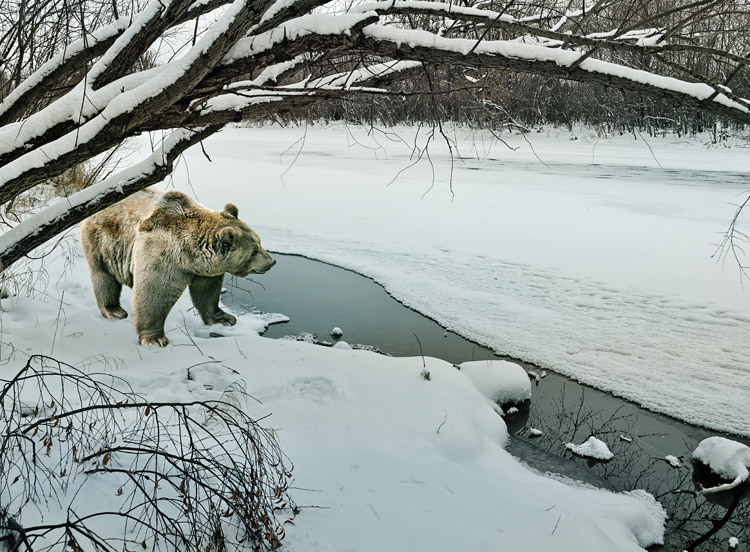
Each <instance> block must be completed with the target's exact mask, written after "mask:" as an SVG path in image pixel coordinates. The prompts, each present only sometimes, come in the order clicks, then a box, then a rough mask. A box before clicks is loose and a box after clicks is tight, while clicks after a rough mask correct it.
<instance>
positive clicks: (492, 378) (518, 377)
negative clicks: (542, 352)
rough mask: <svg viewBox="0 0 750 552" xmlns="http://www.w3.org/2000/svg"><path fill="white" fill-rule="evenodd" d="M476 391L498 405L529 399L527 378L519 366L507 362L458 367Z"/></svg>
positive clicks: (465, 364) (488, 362) (481, 362)
mask: <svg viewBox="0 0 750 552" xmlns="http://www.w3.org/2000/svg"><path fill="white" fill-rule="evenodd" d="M459 367H460V368H461V373H462V374H464V375H465V376H466V377H467V378H469V380H470V381H471V383H472V384H474V387H476V388H477V390H478V391H479V392H480V393H481V394H482V395H484V396H485V397H487V398H488V399H490V400H491V401H492V402H495V403H499V404H506V403H518V402H523V401H525V400H529V399H531V383H530V382H529V376H528V374H527V373H526V370H524V369H523V368H522V367H521V366H519V365H518V364H515V363H513V362H508V361H507V360H481V361H474V362H464V363H463V364H461V365H460V366H459Z"/></svg>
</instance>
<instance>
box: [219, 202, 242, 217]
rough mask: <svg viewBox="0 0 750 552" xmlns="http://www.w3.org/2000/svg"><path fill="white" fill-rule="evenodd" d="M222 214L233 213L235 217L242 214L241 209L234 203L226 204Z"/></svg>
mask: <svg viewBox="0 0 750 552" xmlns="http://www.w3.org/2000/svg"><path fill="white" fill-rule="evenodd" d="M222 214H228V215H232V216H233V217H234V218H237V217H238V216H239V214H240V211H239V209H237V206H236V205H235V204H234V203H227V204H226V205H224V211H223V212H222Z"/></svg>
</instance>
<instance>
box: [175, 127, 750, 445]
mask: <svg viewBox="0 0 750 552" xmlns="http://www.w3.org/2000/svg"><path fill="white" fill-rule="evenodd" d="M388 132H389V134H384V133H382V132H380V131H375V132H373V133H371V134H370V135H368V133H367V131H366V129H360V128H355V127H349V128H348V129H346V128H344V127H333V128H320V127H310V128H308V129H302V128H290V129H280V128H268V127H266V128H251V129H233V130H227V131H225V132H222V133H221V134H219V135H218V136H216V137H214V138H212V139H210V140H208V141H207V143H206V144H205V147H206V152H207V153H208V155H209V156H210V157H211V159H212V160H213V162H212V163H209V162H208V161H207V160H206V158H205V157H204V156H203V154H202V152H201V151H200V149H194V150H192V151H190V152H189V153H188V154H187V156H186V158H187V163H186V164H185V165H183V168H184V167H185V166H187V167H188V169H189V173H188V172H187V171H184V170H179V169H178V171H177V172H176V174H175V177H174V180H173V183H174V185H175V186H176V187H177V188H178V189H182V190H188V191H193V193H195V194H196V195H197V197H198V198H199V200H200V201H202V202H204V203H208V204H210V205H212V206H213V207H214V208H217V207H220V206H221V205H223V202H225V201H228V200H231V201H233V202H235V203H236V204H237V205H238V206H239V207H240V212H241V213H242V215H243V217H244V218H245V220H247V221H249V222H250V224H251V225H252V226H254V227H256V229H257V230H258V231H259V232H260V235H261V238H262V239H263V240H264V245H265V246H267V247H268V248H270V249H271V250H276V251H280V252H287V253H299V254H303V255H307V256H310V257H313V258H316V259H320V260H324V261H328V262H331V263H334V264H337V265H340V266H344V267H347V268H351V269H354V270H356V271H358V272H361V273H363V274H366V275H368V276H371V277H373V278H374V279H375V280H376V281H378V282H380V283H381V284H383V285H384V286H385V287H386V289H387V290H388V291H389V292H390V293H392V294H393V295H394V296H395V297H396V298H398V299H399V300H401V301H403V302H404V303H406V304H407V305H409V306H411V307H413V308H415V309H416V310H418V311H420V312H422V313H423V314H426V315H428V316H430V317H431V318H434V319H436V320H438V321H439V322H441V323H442V324H444V325H445V326H447V327H448V328H450V329H452V330H454V331H456V332H458V333H460V334H462V335H464V336H465V337H468V338H471V339H474V340H477V341H479V342H481V343H482V344H484V345H487V346H489V347H492V348H494V349H495V350H496V351H498V352H500V353H503V354H507V355H511V356H514V357H516V358H521V359H524V360H527V361H532V362H536V363H538V364H540V365H542V366H544V367H547V368H553V369H555V370H557V371H559V372H561V373H563V374H566V375H569V376H572V377H574V378H576V379H578V380H580V381H582V382H585V383H587V384H590V385H593V386H595V387H598V388H600V389H605V390H608V391H611V392H613V393H616V394H618V395H621V396H623V397H626V398H628V399H631V400H633V401H636V402H638V403H639V404H641V405H643V406H645V407H647V408H649V409H652V410H655V411H658V412H662V413H665V414H669V415H672V416H675V417H677V418H681V419H683V420H685V421H688V422H691V423H695V424H700V425H704V426H708V427H711V428H714V429H720V430H726V431H730V432H736V433H738V434H742V435H746V436H747V435H750V402H749V401H748V400H747V397H748V396H750V370H749V369H748V366H747V362H746V359H747V358H750V340H748V339H747V330H748V326H749V325H750V297H748V294H747V292H746V291H744V290H743V286H742V282H741V279H740V277H739V271H738V268H737V265H736V263H735V262H734V261H733V260H731V259H727V260H726V262H723V263H722V262H717V259H716V258H715V257H714V258H712V256H713V255H714V254H715V253H716V250H717V244H718V243H719V242H720V241H721V238H722V236H723V233H724V231H725V230H726V229H727V227H728V224H729V222H730V220H731V218H732V216H733V214H734V210H735V207H734V204H737V203H741V202H742V201H743V200H744V198H745V196H746V194H747V193H748V192H749V191H750V181H749V180H748V174H750V155H749V154H748V151H750V150H748V147H747V144H746V143H745V144H742V143H741V142H740V143H737V144H735V147H733V148H723V147H708V146H707V145H705V144H703V143H701V142H700V141H695V140H694V141H687V140H680V139H676V138H672V139H648V140H644V139H641V138H638V139H635V138H634V136H633V135H627V136H622V137H617V138H615V139H602V140H597V139H596V138H595V137H594V136H592V135H591V133H589V134H588V135H587V134H586V133H578V134H579V136H578V139H577V140H571V139H570V138H571V134H570V133H567V132H559V131H557V132H552V133H550V134H547V133H546V132H545V133H537V132H533V133H531V134H530V135H529V136H528V140H529V141H530V144H531V145H530V144H529V143H527V141H526V140H525V139H524V138H523V137H521V136H518V135H513V136H507V135H506V136H504V138H506V141H507V142H508V144H509V145H511V146H512V147H514V148H517V149H515V150H514V151H511V150H510V149H508V148H507V147H505V146H503V145H501V144H498V143H497V142H494V141H493V140H492V139H491V137H489V136H488V135H486V134H484V135H483V134H479V133H477V134H473V133H470V132H468V131H457V132H456V134H455V135H454V134H451V137H452V138H455V139H456V143H457V145H458V154H459V155H460V156H461V159H457V160H456V161H455V165H454V168H453V186H452V188H453V190H452V192H451V189H450V186H449V183H448V180H449V177H450V174H451V167H450V162H449V159H450V158H449V155H448V151H447V148H446V147H445V145H444V142H443V141H442V139H441V138H440V137H439V136H438V137H436V138H435V140H433V142H432V144H431V146H430V149H429V161H428V160H427V158H426V156H425V158H424V159H423V160H422V161H421V162H419V163H418V164H417V165H415V166H413V167H411V165H412V163H413V161H414V159H413V158H412V146H413V145H414V143H416V144H417V145H419V146H423V145H424V143H425V141H426V133H425V132H424V131H423V132H422V133H421V134H420V136H419V137H417V138H416V139H415V130H414V129H399V130H396V131H392V132H391V131H388ZM706 141H707V139H706ZM743 145H744V146H745V147H743ZM410 167H411V168H410ZM433 169H434V181H433V172H432V171H433ZM188 174H189V177H188ZM396 177H397V178H396ZM394 178H395V180H394ZM740 229H742V226H740ZM746 264H747V263H746ZM426 353H427V354H429V351H426Z"/></svg>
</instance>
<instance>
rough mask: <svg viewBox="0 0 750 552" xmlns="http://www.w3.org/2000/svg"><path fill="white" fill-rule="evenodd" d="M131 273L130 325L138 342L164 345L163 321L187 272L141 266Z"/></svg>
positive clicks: (182, 284)
mask: <svg viewBox="0 0 750 552" xmlns="http://www.w3.org/2000/svg"><path fill="white" fill-rule="evenodd" d="M134 272H135V273H134V275H133V298H132V304H133V325H134V326H135V331H136V332H137V333H138V344H139V345H159V346H160V347H166V346H167V345H168V344H169V339H167V336H166V335H164V321H165V320H166V319H167V315H168V314H169V311H170V310H172V307H173V306H174V304H175V303H176V302H177V299H179V298H180V295H182V292H183V291H185V288H186V287H187V285H188V282H189V281H190V275H188V274H184V273H181V272H176V271H174V269H172V270H169V269H167V268H165V267H160V266H148V267H146V266H142V267H138V270H136V271H134Z"/></svg>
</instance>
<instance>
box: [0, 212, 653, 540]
mask: <svg viewBox="0 0 750 552" xmlns="http://www.w3.org/2000/svg"><path fill="white" fill-rule="evenodd" d="M241 214H242V213H241ZM44 266H45V270H44V273H43V278H42V280H41V281H38V287H37V289H38V291H37V293H36V298H34V299H28V298H24V297H12V298H10V299H5V300H3V311H2V316H1V317H0V323H1V324H2V326H1V327H0V330H1V332H0V333H1V338H0V363H1V364H2V367H3V368H2V369H3V371H4V372H5V374H6V376H3V378H6V377H9V375H10V374H14V373H16V372H17V370H18V368H19V367H20V366H22V365H23V363H24V361H25V359H26V358H27V355H30V354H33V353H41V354H48V355H51V356H53V357H55V358H57V359H59V360H62V361H65V362H68V363H70V364H73V365H75V366H77V367H79V368H83V369H91V370H94V371H104V372H112V373H114V374H115V375H117V376H118V377H121V378H124V379H125V380H126V381H128V382H129V383H130V384H131V385H132V386H133V388H134V390H135V391H136V392H137V393H142V394H144V395H145V396H147V397H148V398H149V399H151V400H152V401H195V400H210V399H220V398H221V395H222V392H223V391H225V390H226V389H228V388H229V387H230V386H231V385H232V384H233V383H235V382H237V381H239V380H241V381H243V382H244V384H245V386H246V388H247V391H248V392H249V393H250V395H252V397H253V398H254V399H255V400H248V401H247V402H246V403H245V408H246V410H247V412H248V414H250V415H251V416H253V417H255V418H256V419H260V418H262V417H264V416H267V415H270V417H268V418H265V419H264V420H263V422H262V423H263V425H264V426H265V427H270V428H274V429H276V430H277V434H278V437H279V440H280V443H281V447H282V449H283V451H284V453H285V454H286V455H287V456H288V457H289V459H290V460H291V462H292V463H293V464H294V470H293V477H294V482H293V488H292V491H291V492H292V496H293V498H294V499H295V501H296V502H297V504H298V505H299V506H300V507H301V513H300V514H299V515H298V516H297V517H296V518H295V519H294V525H288V526H286V535H287V536H286V539H285V540H284V544H285V546H286V549H288V550H290V551H300V552H302V551H304V552H310V551H316V550H318V551H326V552H329V551H352V550H356V551H372V552H380V551H382V550H394V551H404V552H406V551H414V550H435V551H445V552H453V551H455V550H473V551H485V550H493V549H496V548H497V546H498V545H499V544H498V543H502V547H503V548H505V547H506V546H507V547H508V548H513V549H518V550H534V551H545V550H551V549H554V550H560V551H563V552H564V551H570V552H572V551H578V550H613V551H635V550H640V549H641V547H645V546H648V545H650V544H652V543H654V542H660V541H661V539H662V536H663V530H664V519H665V513H664V511H663V510H662V508H661V506H660V505H659V504H658V503H657V502H656V501H655V500H654V499H653V498H652V497H651V496H650V495H649V494H647V493H646V492H645V491H633V492H631V493H621V494H614V493H611V492H608V491H603V490H597V489H594V488H592V487H589V486H586V485H583V484H576V483H573V482H571V481H566V480H562V479H561V478H548V477H544V476H542V475H539V474H537V473H533V472H531V471H529V470H528V469H526V468H525V467H523V466H522V465H520V464H519V463H518V462H517V461H516V460H515V459H514V458H513V457H511V456H510V455H509V454H508V453H507V452H506V451H505V450H504V449H503V445H504V444H505V442H506V439H507V430H506V427H505V424H504V423H503V421H502V418H501V417H500V415H499V414H498V413H497V412H496V408H494V407H493V405H492V404H491V402H490V401H489V400H488V399H486V398H485V397H484V396H483V395H482V394H481V393H480V391H479V390H478V388H477V387H475V386H474V385H473V384H472V383H471V381H470V379H469V378H468V377H466V376H465V375H464V374H463V373H462V372H461V371H460V370H457V369H456V368H455V367H454V366H453V365H451V364H449V363H447V362H443V361H441V360H437V359H433V358H429V357H428V358H425V359H424V362H425V363H426V366H425V365H423V359H422V358H421V357H415V358H400V359H399V358H390V357H385V356H381V355H378V354H376V353H372V352H368V351H353V350H346V349H345V348H325V347H320V346H317V345H313V344H310V343H302V342H295V341H288V340H272V339H266V338H262V337H259V336H258V332H259V331H261V330H262V328H263V323H262V322H261V321H260V319H259V318H257V317H254V316H252V315H245V316H241V317H240V319H239V322H238V324H237V326H235V327H232V328H224V327H221V326H219V327H218V328H207V327H205V326H203V325H202V323H201V322H200V320H199V318H197V316H196V315H195V313H194V311H193V310H192V305H191V303H190V300H189V298H188V297H187V294H186V295H185V296H183V297H182V298H181V300H180V301H179V302H178V304H177V306H176V307H175V308H174V309H173V310H172V312H171V313H170V315H169V318H168V320H167V326H166V327H167V335H168V337H169V338H170V341H171V343H170V345H169V346H168V347H167V348H163V349H162V348H158V347H150V348H149V347H140V346H138V345H137V340H136V334H135V332H134V330H133V328H132V326H131V324H130V320H129V319H127V320H118V321H114V320H106V319H103V318H102V317H101V316H100V314H99V312H98V309H97V308H96V305H95V303H94V300H93V296H92V292H91V287H90V283H89V281H88V270H87V267H86V263H85V262H84V260H83V259H82V258H81V250H80V245H79V244H78V243H77V242H73V243H69V248H68V249H65V250H60V251H58V252H57V253H56V254H54V256H53V257H49V258H47V259H46V260H45V265H44ZM256 278H260V277H256ZM42 287H44V292H42V291H41V289H42ZM129 297H130V292H129V290H126V291H125V293H124V301H123V305H124V306H125V308H126V309H127V310H128V311H129V310H130V308H129ZM210 331H218V332H221V333H222V334H224V335H225V336H226V337H224V338H211V337H209V332H210ZM502 364H503V365H504V364H505V363H502ZM517 370H520V368H517ZM425 372H429V379H426V377H425V375H424V373H425ZM504 379H506V378H505V377H504V376H500V377H499V379H498V380H497V381H500V382H502V381H503V380H504ZM511 379H513V378H511ZM511 383H512V386H513V387H517V388H519V389H520V391H519V392H520V394H521V395H520V396H519V395H518V394H512V393H511V395H510V396H509V397H508V398H510V399H516V400H521V399H523V398H524V397H525V396H526V395H527V394H528V380H527V381H526V385H525V386H524V385H518V382H515V383H514V382H511ZM491 385H493V382H492V377H491V376H490V375H488V374H485V377H484V379H483V382H482V384H481V385H480V387H481V388H482V389H485V388H486V387H488V386H491ZM494 385H495V387H497V382H495V384H494ZM81 468H82V469H83V468H85V466H81ZM84 480H85V476H80V477H78V479H76V480H75V481H74V483H73V484H71V485H70V486H69V487H68V494H64V493H61V495H53V496H51V497H50V498H49V499H48V501H43V502H40V503H39V505H38V508H37V507H36V506H34V507H30V506H27V507H25V508H24V509H23V513H22V515H21V518H20V519H19V521H20V522H21V523H22V524H23V525H26V526H31V525H34V524H38V523H40V522H41V521H42V520H43V521H44V522H45V523H48V524H49V523H54V522H58V521H63V520H64V518H65V517H66V515H67V514H66V508H67V507H68V506H69V500H71V499H73V509H74V510H75V511H76V512H81V511H82V510H83V511H84V512H88V511H91V509H92V507H93V508H94V509H95V508H96V505H97V504H107V507H109V508H115V507H116V504H117V498H116V496H115V494H116V492H115V488H116V487H117V485H115V487H112V486H111V485H110V486H107V485H106V481H105V480H102V482H101V483H97V482H96V481H91V480H89V482H88V484H87V485H86V486H84V487H83V490H81V491H80V492H79V491H77V489H78V483H81V482H82V481H84ZM12 490H13V487H12V486H7V485H6V486H3V488H2V489H1V490H0V501H2V502H3V504H5V503H6V502H7V501H8V500H9V497H8V496H7V495H6V494H5V493H8V492H12ZM118 492H119V491H118ZM102 493H104V496H102ZM45 495H46V492H45ZM125 495H126V496H127V491H126V493H125ZM61 496H62V498H61ZM105 527H107V529H106V530H105V531H106V532H107V536H119V535H118V531H119V526H118V525H117V520H113V521H112V523H111V524H110V525H109V526H107V525H105ZM138 542H140V539H139V541H138Z"/></svg>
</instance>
